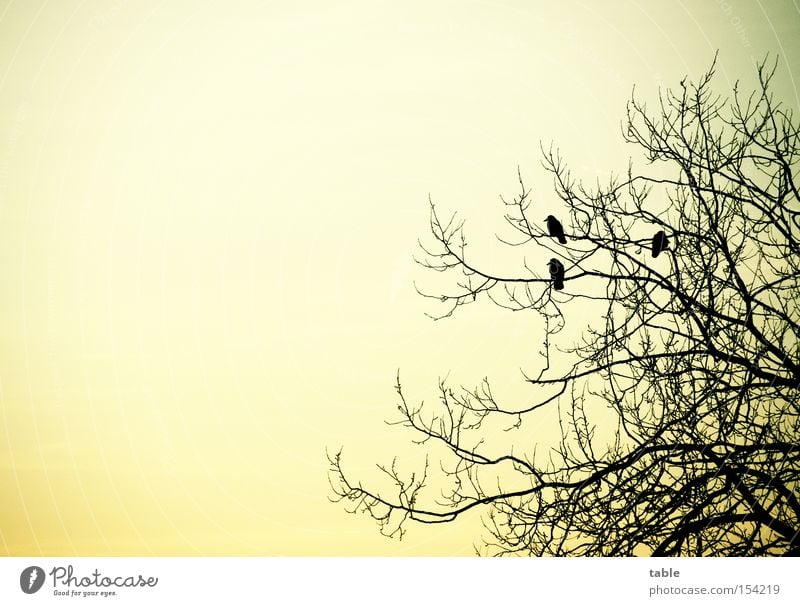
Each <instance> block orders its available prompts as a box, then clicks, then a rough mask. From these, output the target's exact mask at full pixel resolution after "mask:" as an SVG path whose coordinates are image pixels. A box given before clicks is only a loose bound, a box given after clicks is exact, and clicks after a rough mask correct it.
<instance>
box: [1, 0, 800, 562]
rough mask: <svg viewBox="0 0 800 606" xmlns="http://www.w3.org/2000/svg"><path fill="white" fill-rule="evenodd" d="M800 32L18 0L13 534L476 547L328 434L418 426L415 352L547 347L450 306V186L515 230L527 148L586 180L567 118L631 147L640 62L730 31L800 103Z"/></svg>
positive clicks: (524, 323)
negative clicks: (352, 500) (378, 507)
mask: <svg viewBox="0 0 800 606" xmlns="http://www.w3.org/2000/svg"><path fill="white" fill-rule="evenodd" d="M797 40H800V11H799V10H798V7H797V5H796V3H793V2H745V1H733V0H728V1H725V2H716V1H707V2H632V1H624V0H620V1H614V2H570V1H567V2H559V3H551V2H530V1H525V2H523V1H515V2H512V1H494V2H489V1H484V2H430V1H428V2H421V1H419V2H417V1H411V2H394V3H391V2H367V1H358V2H335V3H334V2H322V1H320V2H255V1H247V0H227V1H224V2H222V1H219V2H214V1H197V0H194V1H191V2H190V1H188V0H187V1H154V0H127V1H126V0H111V1H109V2H99V1H88V0H87V1H83V2H76V1H73V0H63V1H58V2H56V1H54V0H49V1H44V2H43V1H40V0H36V1H33V0H25V1H22V0H19V1H15V2H0V308H1V313H0V336H2V340H0V494H2V495H3V497H2V501H0V553H10V554H32V555H34V554H54V553H61V554H70V555H71V554H82V555H83V554H101V555H102V554H140V553H141V554H147V553H187V554H192V553H238V554H307V555H314V554H332V555H333V554H343V555H347V554H376V555H377V554H461V553H471V551H472V544H473V542H475V541H477V540H478V539H479V535H476V534H475V522H476V520H474V519H473V520H467V521H466V522H465V523H463V524H457V525H453V526H438V527H432V528H431V527H426V528H419V529H412V531H411V532H410V533H409V535H408V536H407V538H406V539H405V540H404V541H403V542H402V543H398V542H392V541H388V540H386V539H384V538H382V537H380V536H379V535H378V533H377V531H376V528H375V526H374V524H373V523H372V522H371V521H370V520H369V519H367V518H364V517H353V516H347V515H346V514H345V513H344V512H343V510H342V508H341V507H340V506H337V505H332V504H331V503H329V502H328V499H327V497H328V494H329V493H328V486H327V479H326V469H327V462H326V460H325V456H324V449H325V447H326V446H329V447H336V446H339V445H342V444H343V445H345V447H346V448H345V454H346V456H347V457H348V458H347V461H348V462H349V465H350V468H351V469H352V470H353V471H354V472H355V473H364V474H370V473H372V472H371V470H372V469H374V463H376V462H380V461H386V460H388V459H389V458H390V457H392V456H393V455H394V454H398V455H400V456H401V457H402V456H403V455H406V456H409V457H413V456H415V454H414V451H410V450H409V448H408V446H407V445H406V444H407V443H406V437H407V436H406V435H405V434H397V433H395V432H391V431H388V430H387V428H386V427H385V426H384V425H383V420H384V419H387V418H391V417H392V413H393V410H394V404H395V400H394V390H393V381H394V375H395V373H396V371H397V369H398V368H399V369H400V370H401V372H402V375H403V378H404V383H405V385H406V386H407V388H408V390H409V394H410V396H411V397H412V398H413V399H414V400H419V399H423V398H429V399H430V398H434V397H435V387H436V380H437V378H438V377H439V376H441V375H445V374H447V373H448V372H449V373H450V377H451V379H453V380H454V381H463V382H464V383H467V384H474V383H476V382H477V381H479V380H480V379H481V378H482V377H484V376H489V377H490V378H492V379H494V381H495V384H496V385H497V389H498V390H499V391H500V392H502V393H505V394H506V395H508V396H510V397H512V396H514V397H524V394H525V392H524V388H523V385H522V381H521V375H520V372H519V371H520V369H521V368H525V369H530V368H532V367H534V368H535V365H536V364H537V363H538V361H537V359H536V356H535V352H536V349H537V348H538V343H539V340H540V338H541V332H540V327H539V324H538V322H537V320H536V318H535V317H531V316H525V315H519V314H510V313H504V312H502V310H499V309H496V308H492V307H490V306H487V305H475V306H471V307H470V308H467V309H464V310H463V313H461V314H457V315H456V316H455V317H454V318H451V319H450V320H447V321H442V322H436V323H434V322H432V321H431V320H430V319H428V318H427V317H425V316H424V312H425V311H433V309H432V308H430V307H429V305H428V303H427V302H426V301H423V300H422V299H420V297H418V296H417V295H416V294H415V292H414V289H413V285H412V280H414V279H417V280H421V281H423V282H424V281H426V280H429V276H426V275H425V274H424V273H421V272H420V270H419V269H418V268H415V267H414V266H413V263H412V259H411V257H412V254H414V253H415V252H416V240H417V238H418V237H424V236H425V235H426V233H427V210H428V208H427V204H428V202H427V198H428V195H429V194H430V195H431V196H432V198H433V199H434V201H436V202H437V203H440V204H441V205H442V208H445V209H451V210H455V209H460V210H462V211H463V213H464V216H465V217H466V218H467V219H468V220H469V218H472V222H471V223H470V222H468V224H467V229H468V233H474V239H475V240H474V241H475V244H474V246H475V247H476V250H485V251H486V252H487V254H488V255H489V258H490V259H492V257H491V255H492V254H495V253H494V252H493V249H492V248H491V247H490V245H489V243H490V242H491V238H492V237H493V232H492V231H491V229H493V227H494V225H495V223H493V221H496V220H497V219H498V218H499V216H500V214H499V213H500V212H501V206H500V204H499V199H498V196H499V195H500V194H504V195H511V194H513V193H514V192H515V191H516V188H517V184H516V169H517V166H518V165H519V166H520V167H521V169H522V171H523V174H524V175H525V177H526V179H527V180H528V182H529V184H531V185H533V186H534V187H535V191H536V192H537V194H536V195H537V200H539V201H540V204H541V205H542V215H543V216H544V215H546V214H547V213H548V212H549V211H550V210H551V209H555V210H557V206H556V205H555V201H554V196H553V195H552V193H551V192H550V190H549V179H548V177H547V176H546V175H545V173H544V172H543V171H542V170H541V168H540V166H539V151H538V150H539V146H538V144H539V141H540V140H542V141H545V142H549V141H551V140H553V141H555V142H556V143H557V144H558V145H559V146H560V147H561V149H562V151H563V152H564V154H565V155H566V157H567V158H568V159H569V161H570V163H571V166H572V167H573V169H574V171H575V172H576V173H577V174H580V175H583V176H586V177H589V178H593V177H594V176H595V175H599V176H603V175H607V173H608V171H609V170H612V169H613V170H620V169H624V168H625V166H626V163H627V158H628V156H629V155H630V154H634V157H635V153H636V152H635V150H633V149H630V148H626V147H625V146H624V145H623V144H622V141H621V136H620V128H619V125H620V120H621V118H622V117H623V115H624V107H625V101H626V100H627V99H628V98H629V96H630V92H631V87H632V86H633V85H634V84H635V85H636V86H637V90H640V91H642V95H644V96H648V95H652V94H653V93H654V92H655V90H656V88H657V87H658V86H659V85H662V84H674V83H677V82H678V81H679V80H680V79H681V78H682V77H683V76H684V75H686V74H689V75H690V76H692V75H695V76H696V75H698V74H700V73H701V72H702V71H703V70H704V69H705V68H706V67H707V66H708V65H709V64H710V61H711V59H712V57H713V54H714V51H715V50H717V49H719V51H720V55H719V77H718V79H717V84H718V86H719V87H720V88H721V90H722V91H723V92H724V91H725V90H727V88H728V87H729V86H730V84H731V83H732V82H733V81H734V80H735V79H738V78H741V79H742V80H743V81H744V82H752V79H753V75H754V70H753V64H754V62H755V61H756V60H757V59H760V58H762V57H763V56H764V54H765V53H767V52H769V53H777V54H778V55H780V58H781V64H780V68H779V72H778V76H777V82H776V85H777V88H776V92H777V94H778V95H779V96H780V97H781V98H782V99H783V100H785V101H786V102H787V103H789V104H790V105H791V106H793V107H795V108H797V107H800V102H799V101H798V99H799V98H800V96H799V95H798V88H797V86H796V80H797V79H798V78H800V70H798V68H797V62H798V60H800V56H798V52H797ZM471 226H474V227H471ZM496 261H497V262H498V263H502V262H504V259H502V258H500V257H497V259H496ZM543 269H544V268H543ZM554 429H555V427H554V426H552V425H551V429H550V430H549V431H552V430H554Z"/></svg>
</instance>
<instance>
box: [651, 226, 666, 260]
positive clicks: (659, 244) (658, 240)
mask: <svg viewBox="0 0 800 606" xmlns="http://www.w3.org/2000/svg"><path fill="white" fill-rule="evenodd" d="M663 250H669V240H667V234H665V233H664V231H663V230H661V231H659V232H657V233H656V235H655V236H653V243H652V244H651V245H650V254H651V255H652V256H653V258H654V259H655V258H656V257H657V256H658V255H659V254H661V251H663Z"/></svg>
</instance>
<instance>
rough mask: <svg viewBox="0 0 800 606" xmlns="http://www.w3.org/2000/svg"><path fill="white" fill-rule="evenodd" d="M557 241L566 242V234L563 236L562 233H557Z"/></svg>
mask: <svg viewBox="0 0 800 606" xmlns="http://www.w3.org/2000/svg"><path fill="white" fill-rule="evenodd" d="M558 241H559V242H560V243H561V244H566V243H567V238H566V236H565V235H564V234H559V236H558Z"/></svg>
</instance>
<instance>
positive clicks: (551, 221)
mask: <svg viewBox="0 0 800 606" xmlns="http://www.w3.org/2000/svg"><path fill="white" fill-rule="evenodd" d="M547 231H548V233H549V234H550V235H551V236H553V237H554V238H556V239H557V240H558V241H559V242H560V243H561V244H566V243H567V239H566V238H565V237H564V228H563V227H562V226H561V223H560V222H559V221H558V219H556V218H555V217H554V216H553V215H547Z"/></svg>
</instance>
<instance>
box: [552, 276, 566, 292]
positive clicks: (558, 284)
mask: <svg viewBox="0 0 800 606" xmlns="http://www.w3.org/2000/svg"><path fill="white" fill-rule="evenodd" d="M553 288H555V289H556V290H564V280H563V279H561V278H556V279H555V280H553Z"/></svg>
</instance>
